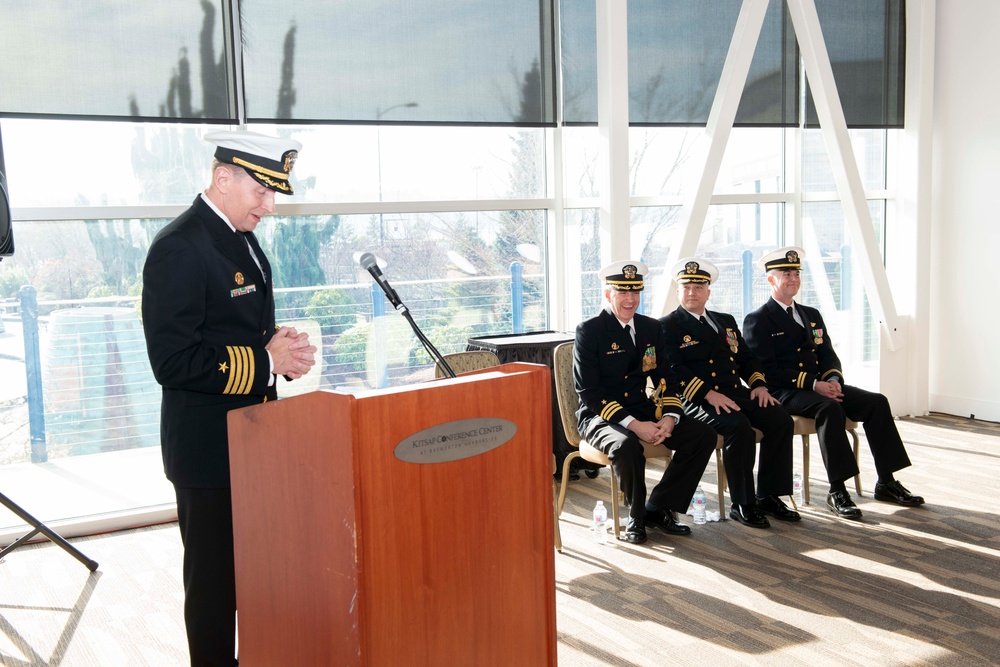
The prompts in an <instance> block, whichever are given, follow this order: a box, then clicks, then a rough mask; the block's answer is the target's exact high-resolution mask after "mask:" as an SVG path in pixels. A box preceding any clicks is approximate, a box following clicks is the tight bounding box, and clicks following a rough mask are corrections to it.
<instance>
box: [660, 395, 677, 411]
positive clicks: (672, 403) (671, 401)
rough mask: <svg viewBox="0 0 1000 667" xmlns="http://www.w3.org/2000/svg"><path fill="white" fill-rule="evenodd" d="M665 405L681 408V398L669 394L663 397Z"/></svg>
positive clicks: (666, 406)
mask: <svg viewBox="0 0 1000 667" xmlns="http://www.w3.org/2000/svg"><path fill="white" fill-rule="evenodd" d="M663 407H665V408H679V407H681V399H679V398H677V397H676V396H668V397H667V398H665V399H663Z"/></svg>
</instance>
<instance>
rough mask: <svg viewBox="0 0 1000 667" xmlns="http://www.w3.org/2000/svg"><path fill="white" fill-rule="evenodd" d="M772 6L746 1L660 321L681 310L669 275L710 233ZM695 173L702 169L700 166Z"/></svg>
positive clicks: (673, 250)
mask: <svg viewBox="0 0 1000 667" xmlns="http://www.w3.org/2000/svg"><path fill="white" fill-rule="evenodd" d="M767 3H768V0H744V2H743V5H742V7H741V8H740V15H739V18H738V19H737V20H736V30H735V31H734V32H733V39H732V41H731V42H730V43H729V53H728V54H727V55H726V64H725V65H724V66H723V68H722V78H721V79H720V81H719V88H718V90H716V91H715V99H714V101H713V102H712V110H711V112H710V113H709V116H708V124H707V125H706V126H705V133H706V134H707V136H708V138H709V141H708V150H707V152H706V154H705V156H704V157H703V160H702V162H703V166H702V170H701V180H700V181H699V182H698V187H697V189H696V190H695V191H694V192H693V193H692V195H691V197H690V198H689V199H688V200H687V201H685V204H684V207H683V209H682V210H681V224H680V227H679V229H680V233H681V235H682V236H681V238H680V239H677V240H676V241H674V242H673V243H672V244H671V245H670V253H669V254H668V256H667V263H666V266H664V267H663V274H662V276H661V280H662V284H661V285H659V286H658V288H659V289H657V290H656V293H657V294H658V295H660V299H659V304H658V306H659V308H658V309H657V308H656V307H655V306H654V308H653V309H652V312H653V313H654V314H656V315H665V314H666V313H667V312H668V311H670V310H673V309H674V308H676V307H677V294H676V292H675V290H673V289H670V276H669V275H668V274H669V272H670V269H671V268H672V267H673V265H674V264H675V263H676V262H677V260H679V259H680V258H681V257H687V256H689V255H694V254H695V252H696V251H697V249H698V239H699V238H701V232H702V230H703V229H704V227H705V218H706V217H707V216H708V206H709V203H710V202H711V199H712V191H713V190H714V188H715V183H716V182H717V181H718V180H719V169H720V168H721V166H722V158H723V156H724V155H725V152H726V144H727V143H728V141H729V135H730V133H731V132H732V129H733V122H734V121H735V120H736V111H737V109H738V108H739V106H740V98H741V97H742V96H743V89H744V88H745V87H746V82H747V74H748V73H749V72H750V63H751V61H752V60H753V53H754V51H755V50H756V48H757V40H758V39H759V38H760V29H761V26H763V24H764V14H765V13H766V12H767ZM693 167H694V168H697V161H695V164H694V165H693Z"/></svg>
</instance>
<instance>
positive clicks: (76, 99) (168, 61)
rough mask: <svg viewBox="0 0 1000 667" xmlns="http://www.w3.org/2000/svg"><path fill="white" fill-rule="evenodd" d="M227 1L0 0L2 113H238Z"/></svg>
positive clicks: (183, 116) (182, 116)
mask: <svg viewBox="0 0 1000 667" xmlns="http://www.w3.org/2000/svg"><path fill="white" fill-rule="evenodd" d="M226 4H228V3H226V2H223V1H222V0H212V1H210V0H200V1H199V2H195V1H193V0H187V1H178V2H135V1H134V0H86V2H79V1H78V0H45V1H44V2H23V1H21V0H0V114H4V115H20V114H24V115H29V116H49V115H54V116H80V117H107V118H133V119H172V120H195V119H209V120H212V119H214V120H233V119H235V117H236V115H235V108H236V105H235V103H234V98H233V90H234V86H233V76H232V67H231V66H229V65H227V64H226V63H227V59H226V57H225V55H224V54H225V52H226V50H225V49H224V47H223V34H224V33H223V23H224V22H223V5H226Z"/></svg>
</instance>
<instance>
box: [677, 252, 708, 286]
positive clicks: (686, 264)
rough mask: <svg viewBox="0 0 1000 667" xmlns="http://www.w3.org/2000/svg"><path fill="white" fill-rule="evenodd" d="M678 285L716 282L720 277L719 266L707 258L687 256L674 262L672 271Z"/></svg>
mask: <svg viewBox="0 0 1000 667" xmlns="http://www.w3.org/2000/svg"><path fill="white" fill-rule="evenodd" d="M671 273H672V275H673V277H674V280H676V281H677V284H678V285H684V284H685V283H714V282H715V281H716V279H717V278H718V277H719V268H718V267H717V266H716V265H715V264H712V263H711V262H709V261H708V260H705V259H699V258H698V257H686V258H684V259H682V260H680V261H678V262H677V263H676V264H674V268H673V271H672V272H671Z"/></svg>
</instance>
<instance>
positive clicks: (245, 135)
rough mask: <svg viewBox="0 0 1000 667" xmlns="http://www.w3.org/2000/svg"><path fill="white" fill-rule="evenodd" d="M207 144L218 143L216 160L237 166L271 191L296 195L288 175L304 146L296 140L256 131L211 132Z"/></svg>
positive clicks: (207, 137) (207, 135) (206, 136)
mask: <svg viewBox="0 0 1000 667" xmlns="http://www.w3.org/2000/svg"><path fill="white" fill-rule="evenodd" d="M205 141H207V142H209V143H211V144H215V145H216V146H217V148H216V149H215V159H216V160H218V161H219V162H225V163H226V164H234V165H236V166H238V167H243V169H244V170H245V171H246V172H247V173H248V174H250V175H251V176H252V177H253V179H254V180H255V181H257V182H258V183H260V184H261V185H263V186H264V187H265V188H267V189H269V190H274V191H275V192H281V193H283V194H286V195H290V194H294V193H293V190H292V185H291V183H289V181H288V175H289V174H291V173H292V167H294V166H295V160H296V159H298V156H299V151H300V150H302V144H301V143H299V142H298V141H295V140H294V139H282V138H280V137H271V136H268V135H266V134H259V133H257V132H248V131H246V130H239V131H236V132H210V133H208V134H206V135H205Z"/></svg>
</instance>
